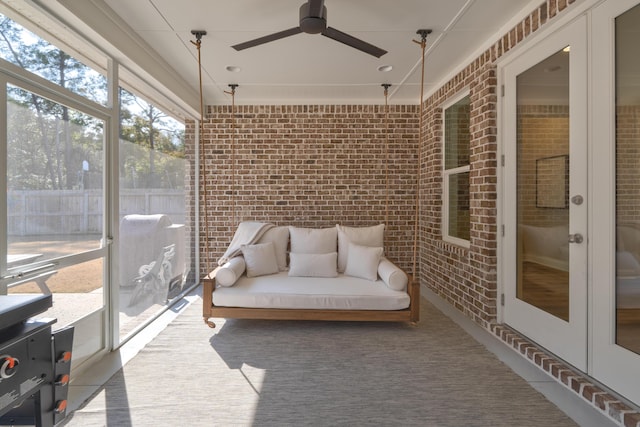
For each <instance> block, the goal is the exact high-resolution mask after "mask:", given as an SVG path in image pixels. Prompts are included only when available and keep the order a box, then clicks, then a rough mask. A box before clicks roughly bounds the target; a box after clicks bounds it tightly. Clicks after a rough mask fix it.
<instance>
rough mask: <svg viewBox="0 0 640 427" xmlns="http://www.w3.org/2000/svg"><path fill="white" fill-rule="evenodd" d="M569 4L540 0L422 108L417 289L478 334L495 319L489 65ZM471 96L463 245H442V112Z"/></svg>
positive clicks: (493, 122) (494, 164)
mask: <svg viewBox="0 0 640 427" xmlns="http://www.w3.org/2000/svg"><path fill="white" fill-rule="evenodd" d="M571 3H574V1H572V0H547V1H546V2H543V3H542V4H541V6H540V7H538V8H536V9H535V10H534V11H533V12H532V13H531V14H529V15H528V16H527V17H526V18H525V19H524V20H522V21H521V22H520V23H518V25H516V26H515V27H514V28H513V29H511V30H510V31H509V32H507V33H506V34H505V35H504V36H503V37H501V38H500V39H499V40H498V41H496V43H494V44H493V45H492V46H491V47H490V48H489V49H487V50H486V51H485V52H484V53H483V54H482V55H480V56H479V57H478V58H476V59H475V60H474V61H473V62H472V63H471V64H469V65H468V66H467V67H466V68H465V69H463V70H462V71H461V72H459V73H458V74H457V75H456V76H454V77H453V78H452V79H451V80H450V81H448V82H447V83H446V84H445V85H443V86H442V87H441V88H440V89H439V90H437V91H436V92H435V93H433V94H432V95H431V96H430V97H429V98H428V99H426V100H425V102H424V111H423V120H424V130H423V137H422V140H421V150H422V156H421V158H422V165H421V171H422V172H421V176H420V187H421V190H420V200H421V204H420V211H421V215H420V232H419V241H420V249H419V265H420V272H419V273H420V274H419V277H420V280H421V282H422V284H424V285H426V286H428V287H429V288H431V289H432V290H434V291H435V292H436V293H437V294H439V295H440V296H441V297H443V298H444V299H445V300H447V301H448V302H449V303H450V304H452V305H453V306H455V307H456V308H458V309H459V310H460V311H462V312H463V313H464V314H465V315H467V316H468V317H470V318H472V319H473V320H474V321H476V322H477V323H479V324H480V325H482V326H484V327H488V326H489V325H490V324H491V323H495V321H496V314H497V301H498V295H497V238H498V234H497V233H498V224H497V205H496V199H497V168H498V158H497V148H498V147H497V101H498V90H497V76H496V65H495V64H496V61H497V59H498V58H500V57H501V56H503V55H504V54H505V53H506V52H508V51H509V50H511V49H512V48H513V47H515V46H516V45H517V44H518V43H520V42H522V41H523V40H524V39H525V38H526V37H528V36H530V35H531V34H532V33H533V32H535V31H538V30H539V29H540V27H541V26H543V25H544V24H546V23H547V22H548V21H549V20H550V19H552V18H553V17H555V16H556V15H557V14H558V13H559V12H561V11H563V10H564V9H566V8H567V7H568V5H569V4H571ZM465 89H468V90H469V91H470V97H471V158H470V169H471V177H470V192H471V206H470V217H471V239H470V241H471V245H470V247H469V248H468V249H466V248H462V247H459V246H456V245H453V244H449V243H447V242H444V241H443V240H442V237H441V236H442V230H441V227H442V118H443V117H442V115H443V112H442V105H443V104H444V103H445V102H446V101H447V100H449V99H451V98H452V97H454V96H456V95H457V94H459V93H460V92H461V91H462V90H465Z"/></svg>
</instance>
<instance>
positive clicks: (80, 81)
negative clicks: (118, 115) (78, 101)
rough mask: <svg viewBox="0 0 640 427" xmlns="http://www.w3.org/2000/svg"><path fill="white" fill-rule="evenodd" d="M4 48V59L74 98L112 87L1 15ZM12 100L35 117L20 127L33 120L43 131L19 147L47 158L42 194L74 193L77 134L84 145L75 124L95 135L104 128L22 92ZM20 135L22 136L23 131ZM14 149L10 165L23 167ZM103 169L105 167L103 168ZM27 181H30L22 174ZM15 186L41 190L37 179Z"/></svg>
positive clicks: (12, 93)
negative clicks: (46, 190)
mask: <svg viewBox="0 0 640 427" xmlns="http://www.w3.org/2000/svg"><path fill="white" fill-rule="evenodd" d="M0 42H1V43H0V54H2V56H3V58H5V59H6V60H8V61H11V62H13V63H14V64H16V65H18V66H19V67H22V68H24V69H25V70H28V71H31V72H33V73H35V74H38V75H40V76H41V77H44V78H46V79H47V80H49V81H51V82H54V83H56V84H58V85H60V86H61V87H64V88H67V89H70V90H72V91H74V92H82V91H84V92H86V87H92V88H94V90H93V92H94V93H98V92H100V91H101V90H102V89H104V88H105V87H106V80H105V79H104V78H100V77H99V76H97V75H96V73H95V72H92V70H90V69H89V68H88V67H86V66H85V65H84V64H82V63H81V62H79V61H77V60H75V59H74V58H72V57H71V56H69V55H68V54H66V53H65V52H63V51H61V50H60V49H57V48H56V47H54V46H52V45H50V44H49V43H47V42H46V41H44V40H42V39H40V38H38V37H36V36H34V35H32V34H30V33H28V32H27V31H26V30H25V29H24V28H22V27H21V26H19V25H18V24H16V23H15V22H13V21H12V20H11V19H9V18H7V17H3V16H1V15H0ZM101 88H102V89H101ZM103 91H104V90H103ZM8 99H9V102H10V103H13V104H14V105H16V106H21V107H22V108H24V109H25V110H29V111H31V112H32V116H33V117H31V118H30V117H29V116H28V115H25V114H21V119H20V121H18V122H17V125H24V124H25V123H28V122H30V119H31V120H33V121H34V122H35V125H36V127H37V128H38V129H39V132H32V133H30V138H32V139H31V140H30V141H26V140H25V139H22V140H21V141H19V145H21V146H24V145H28V146H31V147H32V149H33V150H36V151H40V153H43V154H44V156H45V158H44V159H43V162H44V165H45V168H44V170H42V171H41V173H43V174H45V175H46V177H43V179H41V180H39V181H40V182H39V183H40V185H42V187H38V188H40V189H44V188H51V189H70V188H73V187H74V186H75V185H76V184H77V176H76V170H75V169H76V168H75V167H74V166H73V165H74V162H73V157H74V156H73V153H74V152H75V147H74V146H75V145H77V143H79V142H80V141H81V140H82V138H84V135H82V134H81V133H78V132H77V131H76V138H79V139H78V140H76V141H73V140H72V133H73V131H72V124H73V123H72V122H73V121H75V124H77V125H81V126H88V127H90V128H93V129H94V130H95V129H97V128H101V127H103V125H102V122H101V121H99V120H96V119H95V118H91V117H89V116H86V115H84V114H80V113H78V112H73V111H70V110H69V108H68V107H67V106H64V105H61V104H58V103H56V102H53V101H50V100H47V99H44V98H41V97H38V96H36V95H35V94H33V93H31V92H28V91H26V90H24V89H20V88H17V87H10V88H9V89H8ZM10 127H11V126H10ZM15 131H16V132H19V133H20V130H19V129H16V130H15ZM100 133H101V132H100ZM36 140H37V141H39V143H38V144H35V143H33V142H35V141H36ZM28 142H31V143H28ZM17 143H18V142H17ZM14 148H15V146H14V145H11V146H9V147H8V151H9V152H8V155H9V157H8V159H7V160H8V162H9V164H10V165H11V166H12V167H13V166H15V167H19V166H18V165H19V164H20V162H21V159H22V158H23V157H12V153H13V152H15V151H16V150H15V149H14ZM18 151H19V150H18ZM23 154H24V153H23ZM33 156H39V154H37V153H35V152H34V153H33ZM97 165H101V163H99V164H97ZM21 176H26V175H24V174H21ZM10 181H12V182H13V183H14V184H19V183H20V182H22V184H25V185H28V186H29V187H31V186H32V185H35V180H33V179H30V180H28V181H29V183H27V182H24V181H21V180H11V179H10ZM17 188H22V187H17Z"/></svg>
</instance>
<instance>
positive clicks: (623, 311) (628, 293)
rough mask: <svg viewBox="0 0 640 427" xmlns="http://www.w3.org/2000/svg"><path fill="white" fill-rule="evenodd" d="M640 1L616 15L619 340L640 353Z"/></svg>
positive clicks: (617, 330)
mask: <svg viewBox="0 0 640 427" xmlns="http://www.w3.org/2000/svg"><path fill="white" fill-rule="evenodd" d="M638 28H640V6H636V7H634V8H633V9H630V10H629V11H627V12H626V13H624V14H622V15H620V16H619V17H618V18H616V266H617V268H616V326H617V328H616V343H617V344H618V345H621V346H623V347H626V348H627V349H629V350H631V351H634V352H636V353H640V168H639V167H638V164H639V163H640V84H639V83H640V63H639V62H638V55H637V51H638V48H637V42H638Z"/></svg>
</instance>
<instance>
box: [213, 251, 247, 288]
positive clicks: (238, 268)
mask: <svg viewBox="0 0 640 427" xmlns="http://www.w3.org/2000/svg"><path fill="white" fill-rule="evenodd" d="M245 267H246V264H245V262H244V258H243V257H241V256H236V257H233V258H231V259H230V260H229V261H227V262H226V263H225V264H224V265H222V266H221V267H219V268H218V270H217V271H216V277H215V279H216V283H217V284H218V285H220V286H225V287H229V286H233V285H234V284H235V283H236V281H237V280H238V279H239V278H240V276H242V273H244V269H245Z"/></svg>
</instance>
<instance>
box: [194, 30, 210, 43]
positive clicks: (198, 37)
mask: <svg viewBox="0 0 640 427" xmlns="http://www.w3.org/2000/svg"><path fill="white" fill-rule="evenodd" d="M191 34H193V35H194V36H196V40H197V41H200V40H202V36H206V35H207V32H206V31H205V30H191Z"/></svg>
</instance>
